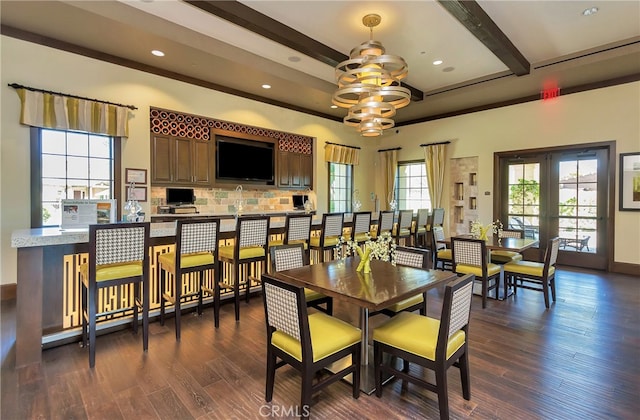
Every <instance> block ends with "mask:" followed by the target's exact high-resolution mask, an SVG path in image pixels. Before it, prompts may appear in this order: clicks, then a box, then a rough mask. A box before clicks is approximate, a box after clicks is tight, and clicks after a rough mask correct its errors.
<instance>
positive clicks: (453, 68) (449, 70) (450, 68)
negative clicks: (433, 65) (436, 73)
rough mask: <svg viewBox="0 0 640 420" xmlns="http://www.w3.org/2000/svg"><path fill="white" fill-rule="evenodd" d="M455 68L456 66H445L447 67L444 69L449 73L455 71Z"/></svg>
mask: <svg viewBox="0 0 640 420" xmlns="http://www.w3.org/2000/svg"><path fill="white" fill-rule="evenodd" d="M455 69H456V68H455V67H445V68H443V69H442V71H443V72H445V73H449V72H452V71H454V70H455Z"/></svg>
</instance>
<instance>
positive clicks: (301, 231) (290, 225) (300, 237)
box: [284, 214, 313, 261]
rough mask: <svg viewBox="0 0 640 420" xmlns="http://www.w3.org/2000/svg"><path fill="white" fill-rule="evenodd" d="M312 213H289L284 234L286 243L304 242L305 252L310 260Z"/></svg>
mask: <svg viewBox="0 0 640 420" xmlns="http://www.w3.org/2000/svg"><path fill="white" fill-rule="evenodd" d="M312 217H313V216H312V215H310V214H289V215H287V220H286V228H287V231H286V232H285V234H284V245H292V244H300V243H301V244H302V246H303V247H304V252H305V254H307V261H309V241H310V240H311V221H312V220H311V219H312Z"/></svg>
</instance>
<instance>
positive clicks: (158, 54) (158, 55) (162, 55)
mask: <svg viewBox="0 0 640 420" xmlns="http://www.w3.org/2000/svg"><path fill="white" fill-rule="evenodd" d="M151 54H153V55H155V56H156V57H164V53H163V52H162V51H160V50H152V51H151Z"/></svg>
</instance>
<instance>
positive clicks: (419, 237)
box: [412, 209, 430, 248]
mask: <svg viewBox="0 0 640 420" xmlns="http://www.w3.org/2000/svg"><path fill="white" fill-rule="evenodd" d="M428 219H429V209H418V215H417V216H416V224H415V225H414V226H413V228H412V233H413V246H415V247H421V248H428V247H429V246H430V244H429V242H427V221H428Z"/></svg>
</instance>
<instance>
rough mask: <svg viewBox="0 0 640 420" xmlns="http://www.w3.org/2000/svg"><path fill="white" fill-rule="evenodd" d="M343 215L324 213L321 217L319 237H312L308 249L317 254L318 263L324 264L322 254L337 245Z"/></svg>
mask: <svg viewBox="0 0 640 420" xmlns="http://www.w3.org/2000/svg"><path fill="white" fill-rule="evenodd" d="M343 225H344V213H325V214H323V215H322V228H321V230H320V236H314V237H313V238H311V241H310V248H311V249H312V250H315V251H316V252H318V254H319V255H318V261H319V262H324V253H325V251H328V250H333V248H334V247H335V246H336V245H337V244H338V241H339V240H340V236H342V227H343ZM332 259H333V258H332Z"/></svg>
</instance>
